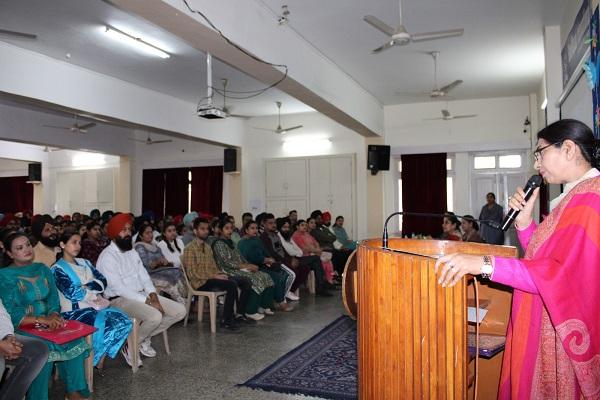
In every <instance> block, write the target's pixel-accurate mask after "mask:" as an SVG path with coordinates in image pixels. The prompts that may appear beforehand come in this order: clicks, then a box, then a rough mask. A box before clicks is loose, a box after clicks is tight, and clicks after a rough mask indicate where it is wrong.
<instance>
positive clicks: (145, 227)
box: [135, 224, 154, 243]
mask: <svg viewBox="0 0 600 400" xmlns="http://www.w3.org/2000/svg"><path fill="white" fill-rule="evenodd" d="M147 228H150V229H151V230H152V231H154V228H153V227H152V225H150V224H143V225H142V227H141V228H140V230H139V232H138V235H137V237H136V238H135V242H136V243H139V242H141V241H142V235H143V234H144V231H145V230H146V229H147Z"/></svg>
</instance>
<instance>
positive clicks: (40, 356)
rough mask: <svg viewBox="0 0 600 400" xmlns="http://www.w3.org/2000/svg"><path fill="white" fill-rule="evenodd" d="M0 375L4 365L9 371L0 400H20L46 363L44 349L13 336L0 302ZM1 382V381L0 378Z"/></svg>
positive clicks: (42, 345)
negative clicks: (8, 366) (7, 366)
mask: <svg viewBox="0 0 600 400" xmlns="http://www.w3.org/2000/svg"><path fill="white" fill-rule="evenodd" d="M0 338H2V339H1V340H0V374H3V373H4V369H5V365H10V366H11V367H13V371H12V372H11V373H10V374H9V375H8V376H7V377H6V379H5V381H4V383H2V384H1V385H0V399H2V400H4V399H6V400H12V399H16V400H21V399H23V398H24V397H25V394H26V393H27V390H28V389H29V385H31V382H33V380H34V379H35V378H36V377H37V376H38V374H39V373H40V371H41V370H42V368H44V365H46V362H47V361H48V352H49V350H48V346H46V344H45V343H44V342H43V341H41V340H39V339H35V338H32V337H28V336H22V335H15V330H14V327H13V323H12V321H11V319H10V315H8V313H7V312H6V309H5V308H4V305H3V304H2V300H0ZM0 380H1V377H0Z"/></svg>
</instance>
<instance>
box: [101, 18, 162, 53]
mask: <svg viewBox="0 0 600 400" xmlns="http://www.w3.org/2000/svg"><path fill="white" fill-rule="evenodd" d="M104 32H105V33H106V34H107V35H108V36H110V37H111V38H113V39H114V40H116V41H118V42H121V43H123V44H125V45H128V46H130V47H135V48H136V49H137V50H140V51H143V52H144V53H147V54H151V55H153V56H158V57H160V58H169V57H171V56H170V55H169V53H167V52H166V51H164V50H162V49H160V48H158V47H156V46H154V45H152V44H150V43H148V42H146V41H144V40H143V39H142V38H138V37H135V36H133V35H130V34H128V33H125V32H123V31H121V30H119V29H117V28H113V27H112V26H108V25H107V26H106V29H105V30H104Z"/></svg>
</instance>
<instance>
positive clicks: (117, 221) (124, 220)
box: [106, 213, 132, 239]
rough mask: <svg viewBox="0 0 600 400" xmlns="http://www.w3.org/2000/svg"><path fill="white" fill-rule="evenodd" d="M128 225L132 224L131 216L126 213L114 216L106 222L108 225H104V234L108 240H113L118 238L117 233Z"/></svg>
mask: <svg viewBox="0 0 600 400" xmlns="http://www.w3.org/2000/svg"><path fill="white" fill-rule="evenodd" d="M128 223H129V224H131V223H132V221H131V215H129V214H127V213H123V214H118V215H115V216H114V217H112V218H111V219H110V221H108V225H106V234H107V235H108V237H109V238H110V239H114V238H116V237H117V236H119V233H120V232H121V231H122V230H123V228H125V225H126V224H128Z"/></svg>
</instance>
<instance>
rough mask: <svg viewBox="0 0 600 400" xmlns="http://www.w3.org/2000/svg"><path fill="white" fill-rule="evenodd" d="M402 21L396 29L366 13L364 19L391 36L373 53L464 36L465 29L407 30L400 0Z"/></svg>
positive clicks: (400, 0)
mask: <svg viewBox="0 0 600 400" xmlns="http://www.w3.org/2000/svg"><path fill="white" fill-rule="evenodd" d="M399 5H400V7H399V10H400V23H399V24H398V27H397V28H396V29H394V28H392V27H391V26H389V25H388V24H386V23H385V22H383V21H382V20H380V19H379V18H377V17H374V16H372V15H366V16H365V17H364V18H363V20H364V21H365V22H366V23H368V24H369V25H371V26H372V27H374V28H375V29H377V30H379V31H381V32H383V33H385V34H386V35H388V36H389V37H390V38H389V40H388V41H387V42H385V43H384V44H383V45H382V46H380V47H378V48H376V49H374V50H373V53H380V52H382V51H384V50H387V49H389V48H390V47H393V46H404V45H407V44H409V43H411V42H424V41H426V40H436V39H444V38H449V37H454V36H462V34H463V33H464V31H465V30H464V29H462V28H461V29H450V30H445V31H435V32H423V33H414V34H410V33H408V31H407V30H406V27H405V26H404V23H403V21H402V0H399Z"/></svg>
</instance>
